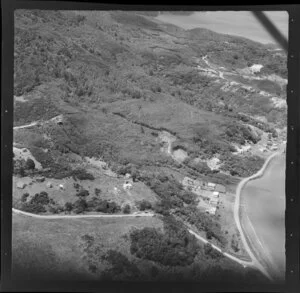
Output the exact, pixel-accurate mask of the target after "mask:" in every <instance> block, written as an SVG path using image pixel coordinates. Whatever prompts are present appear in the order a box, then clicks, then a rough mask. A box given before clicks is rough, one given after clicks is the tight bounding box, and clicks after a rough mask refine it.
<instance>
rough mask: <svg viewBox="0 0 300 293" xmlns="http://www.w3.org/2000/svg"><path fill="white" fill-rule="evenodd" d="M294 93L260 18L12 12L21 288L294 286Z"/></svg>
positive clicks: (276, 18) (283, 25) (282, 25)
mask: <svg viewBox="0 0 300 293" xmlns="http://www.w3.org/2000/svg"><path fill="white" fill-rule="evenodd" d="M264 13H265V15H266V16H267V17H268V18H269V19H270V21H271V22H272V23H273V24H274V25H275V26H276V27H277V28H278V30H279V31H280V32H281V34H282V35H283V36H284V37H285V38H286V39H287V38H288V14H287V12H285V11H267V12H264ZM287 82H288V74H287V52H286V51H285V50H284V49H283V48H282V47H280V45H279V44H278V43H277V42H276V40H275V39H273V37H272V35H270V34H269V33H268V31H267V30H266V29H265V28H264V27H263V25H261V24H260V23H259V21H258V20H257V19H256V18H255V16H254V14H253V13H252V12H250V11H121V10H106V11H104V10H103V11H97V10H94V11H93V10H76V11H74V10H37V9H33V10H21V9H18V10H15V12H14V93H13V94H14V96H13V100H14V115H13V121H14V125H13V174H12V176H13V188H12V190H13V192H12V202H13V208H12V278H13V279H14V280H53V281H55V280H68V281H72V280H83V281H86V280H87V281H104V282H105V281H131V282H136V281H151V282H161V281H168V282H178V281H189V282H218V281H223V282H224V281H226V282H229V283H240V284H274V283H278V284H282V283H284V282H285V261H286V258H285V204H286V202H285V160H286V135H287V127H286V126H287V103H286V86H287Z"/></svg>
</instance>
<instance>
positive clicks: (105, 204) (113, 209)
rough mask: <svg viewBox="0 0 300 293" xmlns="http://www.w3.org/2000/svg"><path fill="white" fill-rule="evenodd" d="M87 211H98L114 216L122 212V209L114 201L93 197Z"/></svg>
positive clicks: (88, 203)
mask: <svg viewBox="0 0 300 293" xmlns="http://www.w3.org/2000/svg"><path fill="white" fill-rule="evenodd" d="M87 209H88V210H89V211H97V212H102V213H107V214H114V213H118V212H120V211H121V207H120V206H119V205H118V204H117V203H116V202H114V201H108V200H103V199H100V198H97V197H93V198H92V199H91V200H89V201H88V202H87Z"/></svg>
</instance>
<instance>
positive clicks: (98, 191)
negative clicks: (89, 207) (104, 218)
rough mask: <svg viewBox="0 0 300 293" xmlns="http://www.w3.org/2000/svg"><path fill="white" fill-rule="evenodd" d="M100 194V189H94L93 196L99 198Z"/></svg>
mask: <svg viewBox="0 0 300 293" xmlns="http://www.w3.org/2000/svg"><path fill="white" fill-rule="evenodd" d="M100 193H101V189H100V188H95V195H97V196H99V195H100Z"/></svg>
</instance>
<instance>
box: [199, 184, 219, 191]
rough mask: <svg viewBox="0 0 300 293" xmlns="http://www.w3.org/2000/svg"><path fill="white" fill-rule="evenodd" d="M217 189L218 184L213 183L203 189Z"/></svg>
mask: <svg viewBox="0 0 300 293" xmlns="http://www.w3.org/2000/svg"><path fill="white" fill-rule="evenodd" d="M215 187H216V184H215V183H211V182H208V183H207V185H205V186H202V188H203V189H206V190H215Z"/></svg>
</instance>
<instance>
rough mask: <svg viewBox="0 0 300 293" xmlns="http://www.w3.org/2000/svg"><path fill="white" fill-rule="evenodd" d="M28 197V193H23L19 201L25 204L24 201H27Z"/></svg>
mask: <svg viewBox="0 0 300 293" xmlns="http://www.w3.org/2000/svg"><path fill="white" fill-rule="evenodd" d="M28 196H29V193H28V192H26V193H23V195H22V198H21V201H22V202H25V201H26V200H27V197H28Z"/></svg>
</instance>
